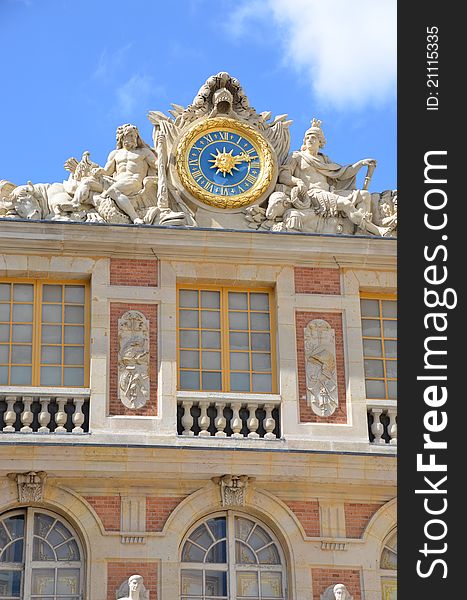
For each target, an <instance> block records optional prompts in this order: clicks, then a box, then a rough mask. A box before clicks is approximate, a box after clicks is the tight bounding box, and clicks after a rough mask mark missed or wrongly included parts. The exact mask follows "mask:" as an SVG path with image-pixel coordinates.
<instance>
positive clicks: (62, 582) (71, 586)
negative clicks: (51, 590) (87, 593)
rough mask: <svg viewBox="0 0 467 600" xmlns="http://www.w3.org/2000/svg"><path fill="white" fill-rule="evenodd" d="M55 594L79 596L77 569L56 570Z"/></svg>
mask: <svg viewBox="0 0 467 600" xmlns="http://www.w3.org/2000/svg"><path fill="white" fill-rule="evenodd" d="M57 594H66V595H71V594H79V569H58V578H57Z"/></svg>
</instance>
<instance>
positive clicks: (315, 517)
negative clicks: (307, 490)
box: [285, 500, 320, 537]
mask: <svg viewBox="0 0 467 600" xmlns="http://www.w3.org/2000/svg"><path fill="white" fill-rule="evenodd" d="M285 503H286V504H287V506H288V507H289V508H290V509H291V510H292V511H293V512H294V513H295V515H296V517H297V518H298V520H299V521H300V523H301V524H302V527H303V529H304V530H305V533H306V535H307V536H309V537H319V535H320V528H319V504H318V502H317V501H315V500H307V501H301V500H297V501H295V500H285Z"/></svg>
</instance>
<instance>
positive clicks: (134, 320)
mask: <svg viewBox="0 0 467 600" xmlns="http://www.w3.org/2000/svg"><path fill="white" fill-rule="evenodd" d="M149 392H150V381H149V321H148V319H147V318H146V317H145V316H144V315H143V313H141V312H139V311H137V310H129V311H127V312H126V313H124V314H123V315H122V316H121V317H120V318H119V319H118V397H119V400H120V401H121V402H122V404H124V406H126V407H127V408H131V409H138V408H142V407H143V406H145V404H146V402H147V401H148V398H149Z"/></svg>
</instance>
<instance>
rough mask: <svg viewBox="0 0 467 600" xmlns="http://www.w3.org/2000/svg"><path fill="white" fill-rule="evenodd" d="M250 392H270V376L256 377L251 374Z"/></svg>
mask: <svg viewBox="0 0 467 600" xmlns="http://www.w3.org/2000/svg"><path fill="white" fill-rule="evenodd" d="M252 392H272V376H271V375H266V374H264V375H256V374H255V373H253V389H252Z"/></svg>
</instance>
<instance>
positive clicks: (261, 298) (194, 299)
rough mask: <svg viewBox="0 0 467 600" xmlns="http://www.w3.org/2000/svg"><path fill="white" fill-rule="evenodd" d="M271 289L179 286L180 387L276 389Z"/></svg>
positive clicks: (196, 388) (214, 389) (249, 390)
mask: <svg viewBox="0 0 467 600" xmlns="http://www.w3.org/2000/svg"><path fill="white" fill-rule="evenodd" d="M271 296H272V293H271V291H270V290H239V289H237V288H236V289H229V288H202V289H195V288H190V287H188V286H183V287H181V288H180V289H179V290H178V352H179V355H178V365H179V388H178V389H180V390H200V391H208V390H210V391H225V392H274V391H275V373H274V363H275V356H274V340H273V335H272V332H273V326H272V322H271V321H272V319H271V317H272V315H271Z"/></svg>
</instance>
